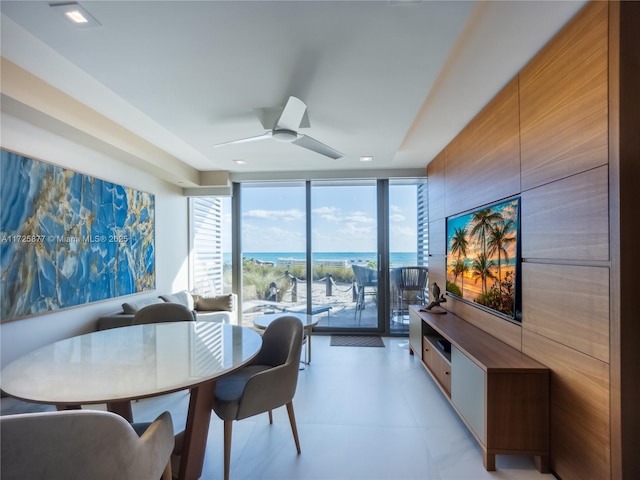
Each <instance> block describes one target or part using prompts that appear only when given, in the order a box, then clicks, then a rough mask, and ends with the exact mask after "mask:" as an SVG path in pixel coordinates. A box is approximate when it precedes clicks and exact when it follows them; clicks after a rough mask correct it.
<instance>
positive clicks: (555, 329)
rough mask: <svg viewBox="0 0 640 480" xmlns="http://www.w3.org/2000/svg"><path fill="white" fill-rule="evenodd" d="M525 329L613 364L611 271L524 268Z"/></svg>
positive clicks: (570, 267) (571, 267) (558, 267)
mask: <svg viewBox="0 0 640 480" xmlns="http://www.w3.org/2000/svg"><path fill="white" fill-rule="evenodd" d="M522 328H525V329H527V330H531V331H533V332H536V333H539V334H540V335H542V336H545V337H547V338H550V339H552V340H555V341H556V342H558V343H561V344H563V345H566V346H568V347H571V348H574V349H576V350H578V351H580V352H582V353H585V354H587V355H590V356H592V357H595V358H597V359H598V360H602V361H603V362H607V363H608V362H609V269H608V268H601V267H580V266H570V265H547V264H532V263H523V264H522Z"/></svg>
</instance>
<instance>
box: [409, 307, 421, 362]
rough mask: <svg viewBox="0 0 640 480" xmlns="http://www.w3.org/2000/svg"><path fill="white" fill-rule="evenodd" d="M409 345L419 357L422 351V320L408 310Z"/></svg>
mask: <svg viewBox="0 0 640 480" xmlns="http://www.w3.org/2000/svg"><path fill="white" fill-rule="evenodd" d="M409 345H410V346H411V349H412V350H413V353H415V354H416V355H420V352H421V351H422V318H420V316H419V315H418V314H417V313H415V312H414V311H413V310H411V309H409ZM423 361H424V359H423Z"/></svg>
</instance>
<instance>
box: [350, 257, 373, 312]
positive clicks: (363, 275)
mask: <svg viewBox="0 0 640 480" xmlns="http://www.w3.org/2000/svg"><path fill="white" fill-rule="evenodd" d="M351 267H352V268H353V274H354V276H355V279H356V284H355V286H354V288H355V289H356V291H355V294H356V311H355V315H358V324H360V320H361V319H362V310H364V302H365V295H376V294H377V293H378V272H377V270H374V269H373V268H368V267H363V266H362V265H351ZM367 287H369V288H371V289H372V290H371V291H369V292H367V291H366V288H367ZM354 318H355V317H354Z"/></svg>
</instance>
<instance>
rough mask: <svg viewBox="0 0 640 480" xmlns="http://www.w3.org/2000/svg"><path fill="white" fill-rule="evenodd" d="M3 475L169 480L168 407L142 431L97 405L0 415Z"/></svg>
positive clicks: (9, 479)
mask: <svg viewBox="0 0 640 480" xmlns="http://www.w3.org/2000/svg"><path fill="white" fill-rule="evenodd" d="M0 435H1V436H2V445H1V456H0V472H1V474H2V479H3V480H25V479H33V480H36V479H46V480H87V479H91V480H114V479H116V478H117V479H118V480H158V479H159V478H161V476H162V480H171V452H172V450H173V446H174V436H173V423H172V421H171V415H170V414H169V412H164V413H163V414H162V415H160V416H159V417H158V418H156V420H155V421H154V422H153V423H151V424H150V425H149V426H148V427H147V428H146V429H145V430H144V432H143V433H142V435H141V436H138V434H137V433H136V431H135V429H134V428H133V426H132V425H131V424H129V422H127V421H126V420H125V419H124V418H122V417H121V416H119V415H116V414H115V413H110V412H104V411H95V410H68V411H60V412H45V413H25V414H19V415H6V416H2V417H0Z"/></svg>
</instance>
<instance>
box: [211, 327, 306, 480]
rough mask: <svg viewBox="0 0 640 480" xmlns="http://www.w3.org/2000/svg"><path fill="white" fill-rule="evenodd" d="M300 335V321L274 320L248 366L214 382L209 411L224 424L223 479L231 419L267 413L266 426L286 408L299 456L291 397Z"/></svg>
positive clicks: (295, 377)
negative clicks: (280, 410) (211, 404)
mask: <svg viewBox="0 0 640 480" xmlns="http://www.w3.org/2000/svg"><path fill="white" fill-rule="evenodd" d="M302 336H303V328H302V322H301V321H300V320H299V319H298V318H296V317H291V316H285V317H280V318H277V319H276V320H274V321H273V322H271V323H270V324H269V326H268V327H267V328H266V329H265V331H264V334H263V335H262V349H261V350H260V352H259V353H258V355H257V356H256V357H255V358H254V359H253V360H252V361H251V363H249V364H248V365H247V366H245V367H243V368H241V369H240V370H238V371H237V372H234V373H232V374H230V375H227V376H224V377H222V378H221V379H219V380H218V383H217V385H216V393H215V399H214V401H213V411H214V412H215V413H216V415H218V417H220V418H221V419H222V420H223V421H224V479H225V480H229V466H230V458H231V429H232V424H233V421H234V420H242V419H243V418H248V417H252V416H254V415H257V414H259V413H264V412H269V423H273V416H272V414H271V411H272V410H273V409H275V408H278V407H281V406H283V405H286V406H287V412H288V413H289V422H290V423H291V431H292V432H293V439H294V441H295V444H296V449H297V451H298V454H300V441H299V439H298V429H297V427H296V419H295V415H294V412H293V396H294V394H295V393H296V387H297V384H298V363H299V361H300V352H301V348H302Z"/></svg>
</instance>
